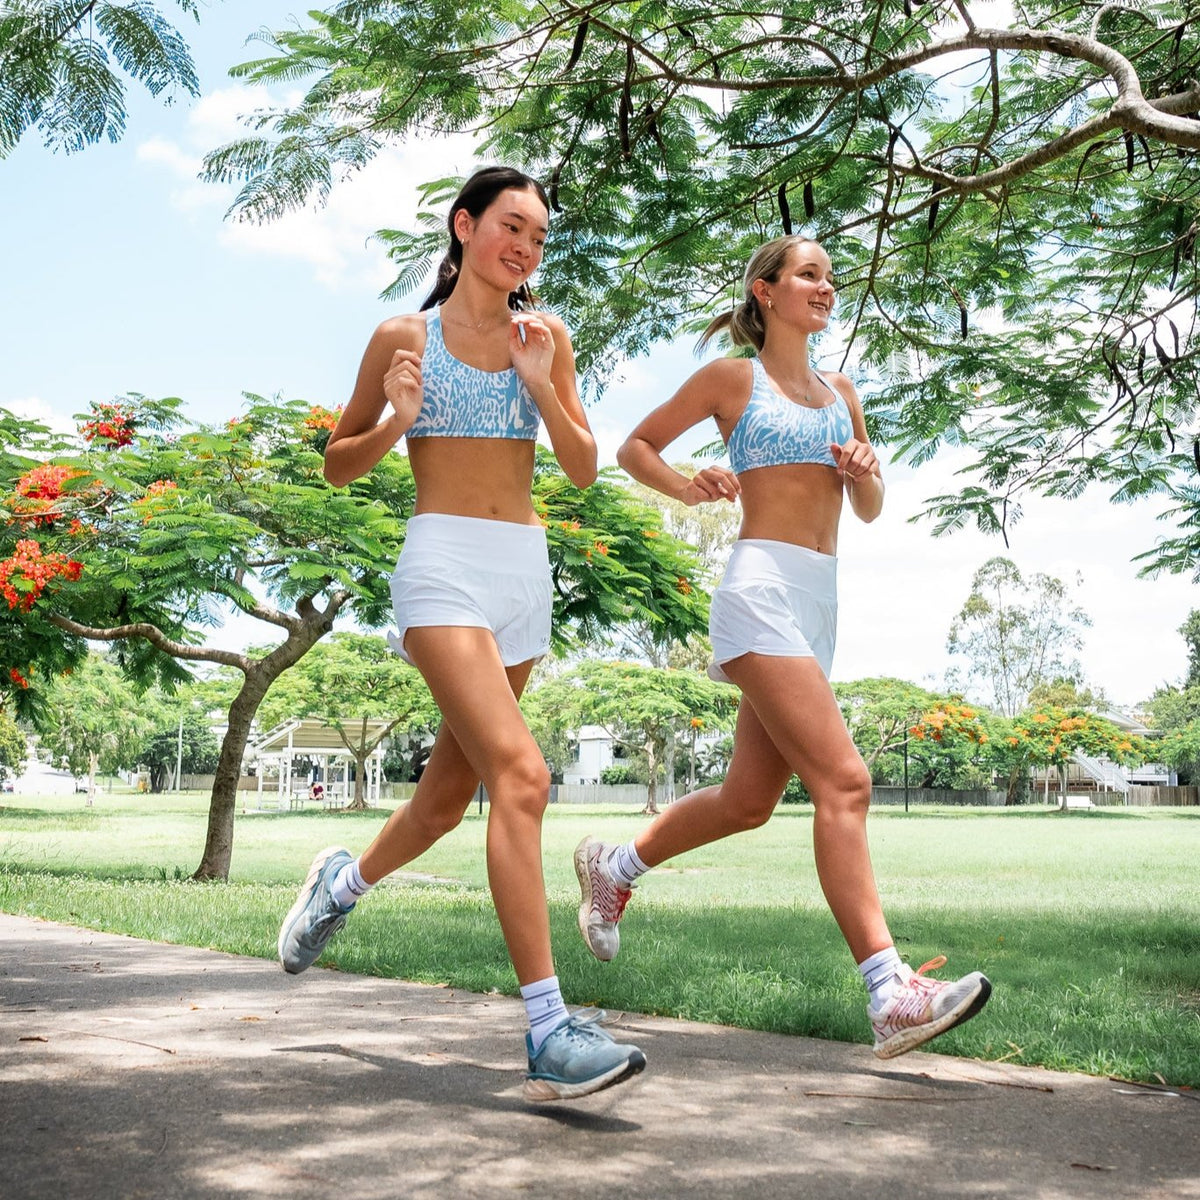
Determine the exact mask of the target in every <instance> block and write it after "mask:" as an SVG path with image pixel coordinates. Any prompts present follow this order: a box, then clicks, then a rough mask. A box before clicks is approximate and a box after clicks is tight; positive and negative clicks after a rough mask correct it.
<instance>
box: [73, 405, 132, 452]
mask: <svg viewBox="0 0 1200 1200" xmlns="http://www.w3.org/2000/svg"><path fill="white" fill-rule="evenodd" d="M92 412H94V413H95V414H96V415H95V416H94V417H93V418H92V420H90V421H85V422H84V423H83V426H82V428H81V430H80V432H81V433H82V434H83V436H84V438H85V439H86V440H87V441H89V442H94V441H97V440H99V441H101V442H107V443H109V445H110V446H113V447H119V446H128V445H129V444H130V443H131V442H132V441H133V436H134V433H135V432H136V430H135V426H134V418H135V416H136V413H135V412H134V410H133V409H131V408H122V407H121V406H120V405H119V404H93V405H92Z"/></svg>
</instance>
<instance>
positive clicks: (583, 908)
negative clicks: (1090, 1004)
mask: <svg viewBox="0 0 1200 1200" xmlns="http://www.w3.org/2000/svg"><path fill="white" fill-rule="evenodd" d="M591 840H592V839H591V838H590V837H585V838H584V839H583V841H582V842H580V843H579V845H578V846H576V847H575V875H576V877H577V878H578V880H579V890H580V892H581V893H582V894H583V901H582V903H581V904H580V905H579V932H580V933H581V934H582V935H583V942H584V945H585V946H587V948H588V949H589V950H590V951H591V952H592V955H593V957H595V958H598V959H599V960H600V961H601V962H612V960H613V959H614V958H616V957H617V952H616V950H614V951H613V952H612V953H611V954H609V955H604V954H601V953H600V951H599V950H597V949H596V947H595V946H594V945H593V944H592V937H591V934H590V933H589V932H588V916H589V914H590V913H591V911H592V875H591V872H590V871H589V870H588V852H587V846H588V842H590V841H591ZM618 949H619V947H618Z"/></svg>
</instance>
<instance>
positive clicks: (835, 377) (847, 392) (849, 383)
mask: <svg viewBox="0 0 1200 1200" xmlns="http://www.w3.org/2000/svg"><path fill="white" fill-rule="evenodd" d="M819 374H820V376H821V378H822V379H824V380H825V381H826V382H827V383H829V384H832V386H833V387H835V388H836V389H837V392H838V395H839V396H841V397H842V399H844V400H845V401H846V403H847V404H849V405H850V407H851V409H857V408H861V407H862V406H861V405H860V403H859V400H858V392H857V391H855V388H854V381H853V380H852V379H851V378H850V376H849V375H843V374H842V372H841V371H821V372H819Z"/></svg>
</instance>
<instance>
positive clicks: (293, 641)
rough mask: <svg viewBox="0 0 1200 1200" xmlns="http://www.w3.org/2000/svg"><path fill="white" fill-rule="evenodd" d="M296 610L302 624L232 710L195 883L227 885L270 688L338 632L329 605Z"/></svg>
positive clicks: (250, 676)
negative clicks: (240, 794)
mask: <svg viewBox="0 0 1200 1200" xmlns="http://www.w3.org/2000/svg"><path fill="white" fill-rule="evenodd" d="M296 607H297V610H298V611H300V612H301V613H303V616H302V618H301V620H300V622H299V623H298V624H297V625H295V626H293V627H292V629H291V631H290V632H289V633H288V638H287V641H286V642H284V643H283V644H282V645H280V646H277V647H276V648H275V649H274V650H272V651H271V653H270V654H268V655H267V656H266V658H262V659H259V660H258V661H257V662H255V663H253V664H252V665H251V666H250V667H249V668H248V669H245V668H244V670H245V675H246V682H245V683H243V684H242V690H241V691H240V692H238V694H237V696H236V697H235V699H234V701H233V703H232V704H231V705H230V706H229V728H228V730H227V731H226V733H225V737H224V740H223V741H222V742H221V757H220V758H219V759H218V760H217V773H216V776H215V777H214V779H213V789H212V799H211V800H210V801H209V804H208V833H207V835H206V837H205V841H204V856H203V858H201V860H200V865H199V866H198V867H197V868H196V870H195V873H194V874H193V875H192V878H193V879H198V880H209V879H219V880H226V879H228V878H229V864H230V862H231V860H232V858H233V815H234V812H235V810H236V808H237V785H238V780H239V779H240V778H241V774H242V758H243V757H244V755H245V753H246V743H247V742H248V741H249V740H250V728H251V725H252V723H253V721H254V714H255V713H257V712H258V706H259V705H260V704H261V703H262V700H263V697H264V696H265V695H266V694H267V689H268V688H269V687H270V686H271V684H272V683H274V682H275V680H276V679H278V678H279V676H280V675H282V674H283V673H284V671H286V670H287V669H288V667H291V666H294V665H295V664H296V663H298V662H299V661H300V660H301V659H302V658H303V657H304V656H305V655H306V654H307V653H308V652H309V650H311V649H312V648H313V646H315V645H316V643H317V642H318V641H320V640H321V638H322V637H324V636H325V634H327V633H328V632H329V631H330V629H332V628H333V618H334V615H335V612H336V609H335V608H334V606H332V605H331V606H330V608H329V609H327V610H326V611H325V612H318V611H317V610H316V609H314V608H313V606H312V602H311V601H307V602H305V601H302V602H301V603H300V604H298V605H297V606H296Z"/></svg>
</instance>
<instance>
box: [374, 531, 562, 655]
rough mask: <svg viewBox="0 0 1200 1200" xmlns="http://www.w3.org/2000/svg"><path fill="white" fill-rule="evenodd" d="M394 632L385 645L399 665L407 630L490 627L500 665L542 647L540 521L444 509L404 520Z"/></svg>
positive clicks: (545, 646) (547, 595) (394, 588)
mask: <svg viewBox="0 0 1200 1200" xmlns="http://www.w3.org/2000/svg"><path fill="white" fill-rule="evenodd" d="M391 592H392V605H393V607H394V608H395V610H396V626H397V632H396V633H393V634H389V635H388V643H389V645H390V646H391V647H392V649H393V650H395V651H396V653H397V654H399V655H400V657H401V658H403V659H404V661H405V662H407V663H411V662H412V659H411V658H409V656H408V654H407V652H406V651H405V649H404V638H405V635H406V634H407V633H408V631H409V630H410V629H419V628H423V627H426V626H430V625H456V626H463V625H466V626H470V627H472V628H479V629H490V630H491V631H492V634H493V636H494V637H495V639H496V645H497V647H499V650H500V660H501V662H503V663H504V665H505V666H506V667H512V666H516V664H517V663H523V662H527V661H529V660H530V659H538V658H542V657H543V656H544V655H545V654H546V653H547V652H548V651H549V649H550V613H551V609H552V607H553V584H552V583H551V580H550V555H549V553H548V551H547V549H546V531H545V530H544V529H543V528H542V527H541V526H540V525H517V524H515V523H513V522H512V521H489V520H485V519H484V518H481V517H459V516H454V515H452V514H449V513H420V514H418V515H417V516H415V517H412V518H410V520H409V522H408V532H407V534H406V535H405V539H404V546H403V548H402V549H401V551H400V558H399V560H398V561H397V563H396V570H395V571H394V572H393V573H392V579H391Z"/></svg>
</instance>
